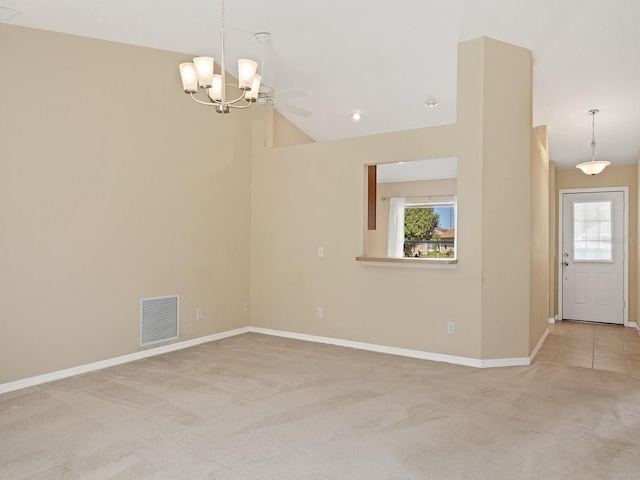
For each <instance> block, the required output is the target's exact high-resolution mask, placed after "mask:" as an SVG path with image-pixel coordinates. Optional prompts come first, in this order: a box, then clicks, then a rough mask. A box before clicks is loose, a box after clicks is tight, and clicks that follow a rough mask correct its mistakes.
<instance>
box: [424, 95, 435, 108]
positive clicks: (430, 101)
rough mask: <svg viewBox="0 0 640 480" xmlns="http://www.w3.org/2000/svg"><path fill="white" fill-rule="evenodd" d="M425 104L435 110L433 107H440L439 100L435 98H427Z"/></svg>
mask: <svg viewBox="0 0 640 480" xmlns="http://www.w3.org/2000/svg"><path fill="white" fill-rule="evenodd" d="M424 104H425V105H426V106H427V107H429V108H433V107H437V106H438V100H436V99H435V98H433V97H432V98H427V99H426V100H425V101H424Z"/></svg>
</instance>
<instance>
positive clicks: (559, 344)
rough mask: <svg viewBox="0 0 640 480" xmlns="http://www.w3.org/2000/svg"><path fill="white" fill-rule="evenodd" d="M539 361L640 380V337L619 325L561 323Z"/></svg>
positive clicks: (551, 333)
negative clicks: (610, 372)
mask: <svg viewBox="0 0 640 480" xmlns="http://www.w3.org/2000/svg"><path fill="white" fill-rule="evenodd" d="M535 361H536V362H550V363H558V364H561V365H573V366H576V367H586V368H595V369H597V370H610V371H615V372H624V373H630V374H632V375H634V376H640V335H638V332H636V330H635V329H634V328H629V327H621V326H617V325H602V324H594V323H580V322H569V321H562V322H557V323H555V324H553V325H549V336H547V339H546V340H545V342H544V344H543V345H542V347H541V348H540V351H539V352H538V355H537V356H536V358H535Z"/></svg>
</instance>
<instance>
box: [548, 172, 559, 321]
mask: <svg viewBox="0 0 640 480" xmlns="http://www.w3.org/2000/svg"><path fill="white" fill-rule="evenodd" d="M557 197H558V195H557V193H556V164H555V162H552V161H549V318H555V316H556V313H557V310H556V288H557V283H558V269H557V267H556V265H558V250H557V248H556V238H557V236H558V232H557V230H556V208H557V206H556V203H557V202H558V198H557Z"/></svg>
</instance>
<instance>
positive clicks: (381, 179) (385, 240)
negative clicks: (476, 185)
mask: <svg viewBox="0 0 640 480" xmlns="http://www.w3.org/2000/svg"><path fill="white" fill-rule="evenodd" d="M365 175H366V176H365V178H366V183H367V190H366V198H365V225H366V227H365V228H366V231H365V237H364V239H365V245H364V252H365V255H364V256H363V257H362V258H363V259H366V258H373V259H380V261H386V262H389V260H392V259H404V260H403V262H407V261H409V260H411V259H422V260H425V262H424V263H425V264H426V263H430V262H437V263H444V264H450V263H455V261H456V256H457V249H456V197H455V195H456V187H457V179H456V176H457V159H456V158H440V159H431V160H416V161H409V162H398V163H387V164H378V165H368V166H367V167H366V169H365ZM388 259H389V260H388ZM426 260H429V261H430V262H427V261H426Z"/></svg>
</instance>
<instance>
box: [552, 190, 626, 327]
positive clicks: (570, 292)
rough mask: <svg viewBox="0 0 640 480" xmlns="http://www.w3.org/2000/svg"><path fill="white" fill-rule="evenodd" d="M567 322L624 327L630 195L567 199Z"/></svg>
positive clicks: (564, 285)
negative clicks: (627, 198) (626, 212)
mask: <svg viewBox="0 0 640 480" xmlns="http://www.w3.org/2000/svg"><path fill="white" fill-rule="evenodd" d="M562 199H563V200H562V209H563V210H562V223H563V225H562V249H561V251H560V252H561V258H560V261H561V262H562V267H561V268H562V317H563V318H564V319H565V320H580V321H585V322H602V323H614V324H620V325H622V324H623V323H624V242H623V239H624V238H623V237H624V224H623V222H624V193H623V192H591V193H564V194H563V195H562Z"/></svg>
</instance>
